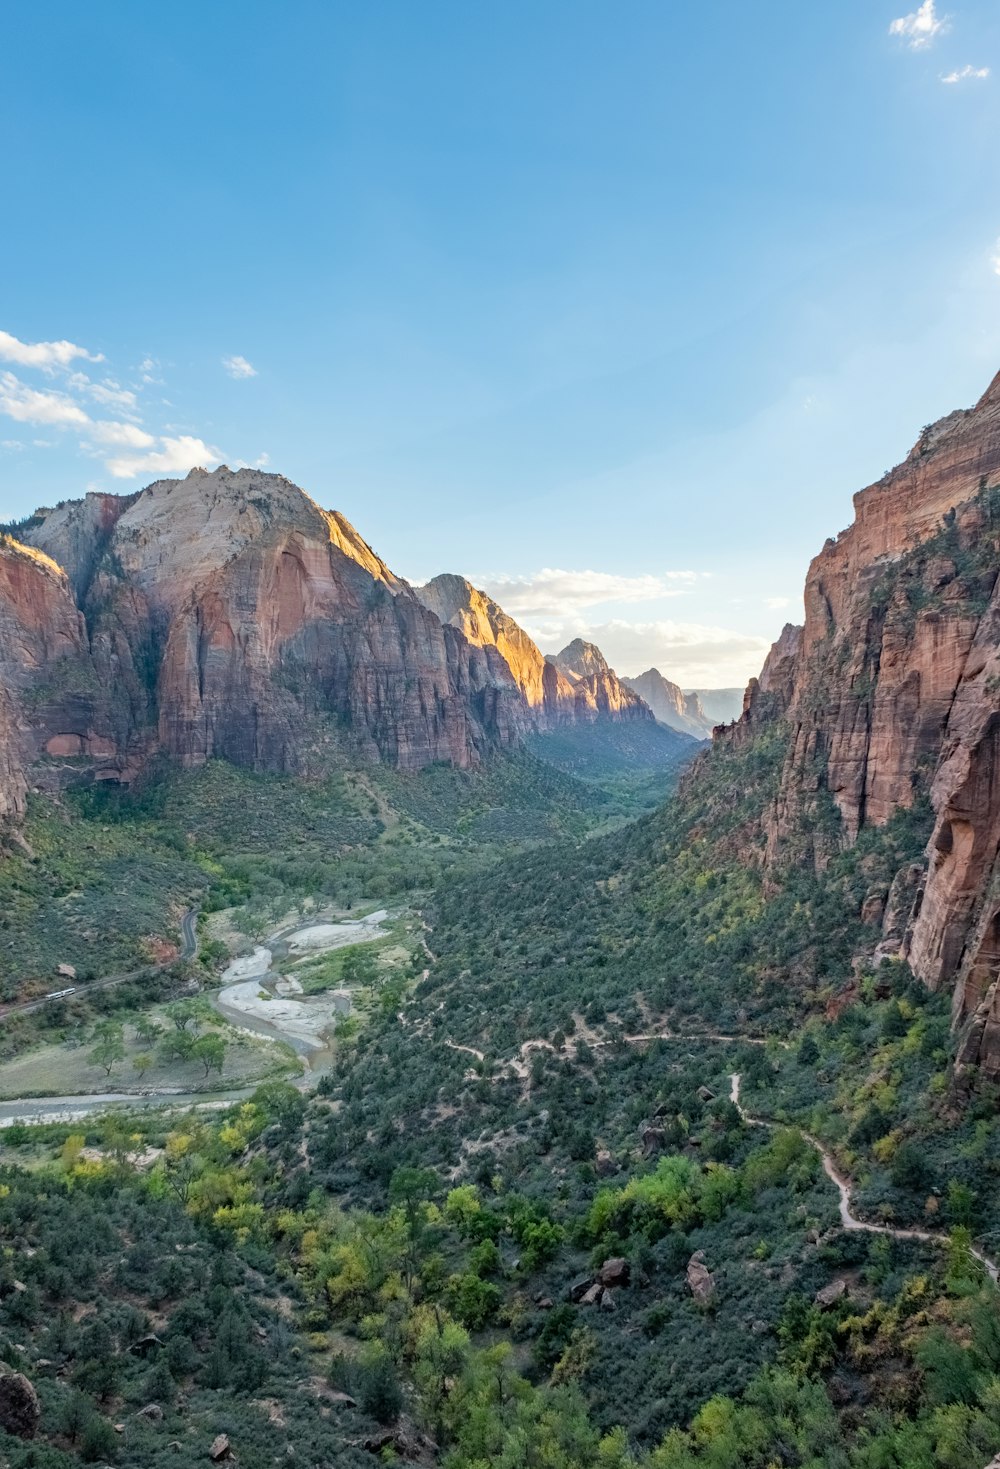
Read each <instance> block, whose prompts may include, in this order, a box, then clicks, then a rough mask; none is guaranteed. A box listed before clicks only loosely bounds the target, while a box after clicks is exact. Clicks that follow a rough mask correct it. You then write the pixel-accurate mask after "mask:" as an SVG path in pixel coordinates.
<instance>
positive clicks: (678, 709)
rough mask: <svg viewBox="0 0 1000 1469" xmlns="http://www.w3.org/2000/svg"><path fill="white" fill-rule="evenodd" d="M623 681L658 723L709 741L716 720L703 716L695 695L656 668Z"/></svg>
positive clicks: (698, 700)
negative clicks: (686, 691)
mask: <svg viewBox="0 0 1000 1469" xmlns="http://www.w3.org/2000/svg"><path fill="white" fill-rule="evenodd" d="M624 682H625V683H626V684H627V685H628V687H629V688H630V689H632V690H633V691H634V692H635V693H637V694H639V695H640V697H641V698H643V699H645V701H646V703H647V704H648V705H649V707H650V709H652V711H653V713H654V715H655V716H656V718H657V719H658V720H659V721H660V723H661V724H665V725H667V726H668V727H669V728H670V729H677V730H680V731H682V733H684V734H689V735H693V736H694V738H695V739H696V740H707V739H711V737H712V727H713V725H714V723H715V721H714V720H712V719H710V718H709V717H708V715H707V714H706V712H705V709H704V706H703V705H702V702H701V699H700V697H699V695H698V694H693V693H692V694H685V693H683V692H682V690H681V689H680V688H679V687H678V685H677V684H675V683H671V681H670V679H669V678H664V676H663V674H662V673H661V672H660V670H659V669H658V668H647V670H646V672H645V673H640V674H639V675H638V676H637V677H636V678H626V679H625V680H624ZM741 702H742V700H741Z"/></svg>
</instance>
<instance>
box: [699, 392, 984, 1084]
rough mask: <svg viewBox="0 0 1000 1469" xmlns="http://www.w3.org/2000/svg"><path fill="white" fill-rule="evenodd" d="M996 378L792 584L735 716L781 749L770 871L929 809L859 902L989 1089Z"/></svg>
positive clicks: (931, 432)
mask: <svg viewBox="0 0 1000 1469" xmlns="http://www.w3.org/2000/svg"><path fill="white" fill-rule="evenodd" d="M998 485H1000V376H998V377H997V378H996V379H995V380H994V382H993V383H992V384H991V386H990V388H989V389H988V391H987V392H986V393H985V394H984V396H983V397H982V398H981V399H980V400H979V402H978V403H977V404H976V405H975V407H974V408H971V409H969V410H965V411H961V412H957V413H952V414H950V415H948V417H946V418H944V419H942V420H941V421H940V422H939V423H936V424H934V425H932V426H931V427H929V428H927V429H925V430H924V431H923V433H922V434H921V436H920V438H919V440H918V441H917V443H916V445H915V446H914V448H913V450H912V451H911V453H910V454H909V456H908V457H907V458H906V460H905V461H904V462H903V463H902V464H901V465H899V466H898V467H897V468H896V469H894V470H891V471H890V472H889V473H888V474H886V475H885V476H884V477H883V478H882V479H881V480H880V481H879V482H878V483H877V484H875V485H872V486H870V487H869V488H868V489H866V490H863V491H861V492H860V493H859V494H858V495H856V496H855V501H854V504H855V519H854V522H853V524H852V525H851V526H850V527H849V528H848V529H847V530H845V531H843V532H842V533H841V534H840V535H839V536H838V537H837V539H836V540H830V541H828V542H827V543H826V545H825V546H824V548H823V550H822V551H821V552H820V554H819V555H818V556H817V557H816V558H815V560H814V561H813V563H812V565H811V567H810V569H809V575H808V578H807V581H806V590H805V608H806V619H805V625H804V627H803V628H802V629H801V630H799V629H792V628H787V629H786V630H785V633H784V634H783V635H782V639H781V640H780V642H779V643H778V644H776V645H775V649H774V650H773V651H772V655H771V657H770V658H769V660H768V664H767V666H766V668H765V672H764V673H763V674H762V677H761V679H760V680H754V681H752V683H751V686H750V688H749V689H748V691H747V697H746V704H745V713H744V715H743V718H742V720H741V721H740V723H739V724H738V725H737V726H736V727H735V729H734V730H733V732H732V733H731V734H730V735H727V736H726V738H728V739H730V740H732V741H733V742H734V743H736V744H739V743H741V742H742V741H745V740H746V739H747V738H748V737H749V736H750V734H751V733H752V731H753V729H754V728H755V727H759V726H760V725H761V723H762V722H768V721H770V720H772V719H774V718H775V717H780V718H782V719H784V720H785V721H786V723H787V725H788V728H789V733H790V741H789V747H788V754H787V758H786V761H785V767H784V771H783V775H782V780H781V788H780V793H779V796H778V799H777V801H776V803H775V806H774V808H773V810H772V811H771V813H770V817H769V819H768V822H767V832H766V835H767V851H768V861H769V862H770V863H771V864H773V865H780V863H781V862H783V861H787V860H788V859H789V857H790V856H791V855H792V854H795V855H806V856H809V855H811V858H812V860H814V861H815V862H816V863H817V864H818V865H820V866H822V865H823V864H824V863H825V861H826V860H827V858H828V856H829V854H830V851H831V850H832V849H833V847H834V846H835V845H836V844H837V843H838V842H839V843H845V844H850V843H853V842H854V841H855V840H856V839H857V837H858V835H859V833H860V832H861V831H862V830H863V829H864V828H865V827H866V826H869V825H874V826H881V825H883V824H884V823H885V822H886V821H887V820H888V819H889V817H890V815H891V814H892V813H893V812H894V811H895V810H897V809H898V808H899V807H901V806H902V807H908V806H911V805H912V804H913V803H914V802H916V801H919V800H922V799H926V797H927V795H928V793H929V795H930V799H931V802H932V805H933V812H934V833H933V837H932V839H931V842H930V846H929V849H928V862H927V867H926V872H925V873H924V872H922V871H921V870H920V869H919V868H918V869H916V870H912V871H907V872H905V873H901V874H899V876H898V878H897V881H896V882H895V883H894V884H893V890H892V892H890V893H885V892H873V893H872V894H870V895H869V899H868V901H867V902H866V905H865V909H866V915H867V916H868V917H869V918H870V920H871V921H872V922H873V923H878V922H880V921H881V922H882V924H883V926H884V932H883V936H882V938H883V942H882V945H881V948H880V952H883V953H887V952H888V953H891V952H897V953H899V952H901V953H903V954H905V955H906V956H908V958H909V961H910V963H911V965H912V967H913V968H914V970H915V972H916V973H917V974H918V976H919V977H920V978H922V979H923V980H924V981H925V983H927V984H928V985H929V986H931V987H932V988H938V987H940V986H942V985H949V986H952V987H953V988H954V995H955V1016H956V1021H957V1022H958V1023H960V1024H962V1025H963V1027H964V1042H963V1052H962V1059H963V1061H964V1062H965V1063H966V1064H968V1065H975V1066H979V1067H980V1068H981V1070H982V1071H983V1072H984V1073H985V1074H986V1075H988V1076H991V1077H996V1076H1000V997H998V990H997V974H998V970H1000V861H998V847H1000V646H998V645H1000V586H998V570H1000V493H998V492H997V491H996V489H995V488H994V487H996V486H998Z"/></svg>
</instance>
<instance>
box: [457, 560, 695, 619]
mask: <svg viewBox="0 0 1000 1469" xmlns="http://www.w3.org/2000/svg"><path fill="white" fill-rule="evenodd" d="M473 580H474V581H476V585H477V586H481V587H482V588H483V590H484V591H485V592H488V593H489V595H490V596H491V597H494V598H495V599H496V601H498V602H499V603H500V605H501V606H502V607H503V609H504V611H505V612H509V613H510V614H511V616H512V617H516V616H518V615H519V614H520V615H521V616H524V617H554V616H559V615H560V614H561V613H564V612H566V611H567V610H570V609H573V608H583V607H596V606H599V605H600V604H601V603H602V602H655V601H658V600H659V599H660V598H661V597H680V596H682V595H683V593H684V591H685V589H686V588H687V587H688V586H690V585H691V584H692V583H694V582H696V581H697V580H698V573H697V572H695V571H668V572H666V573H665V574H664V575H663V576H616V575H614V574H613V573H612V572H608V571H562V570H560V569H559V568H558V567H549V566H546V567H543V568H542V570H541V571H538V572H535V573H534V574H533V575H532V576H507V575H493V576H485V577H482V578H480V579H478V580H477V579H476V578H473Z"/></svg>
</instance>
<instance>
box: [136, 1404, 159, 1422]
mask: <svg viewBox="0 0 1000 1469" xmlns="http://www.w3.org/2000/svg"><path fill="white" fill-rule="evenodd" d="M135 1416H136V1417H137V1418H145V1419H146V1421H147V1423H162V1422H163V1409H162V1408H161V1407H160V1405H159V1403H147V1404H146V1406H145V1407H144V1408H140V1409H139V1410H138V1412H137V1413H136V1415H135Z"/></svg>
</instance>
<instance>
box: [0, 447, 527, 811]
mask: <svg viewBox="0 0 1000 1469" xmlns="http://www.w3.org/2000/svg"><path fill="white" fill-rule="evenodd" d="M21 534H22V535H23V536H24V537H25V540H26V541H29V542H30V548H26V547H25V546H18V545H17V544H16V543H13V542H10V541H8V542H7V544H6V545H5V547H4V552H3V556H2V559H0V636H2V643H0V657H2V658H3V660H4V673H5V677H4V680H3V683H4V694H3V696H2V697H0V751H2V754H0V802H2V806H0V809H2V810H3V811H5V812H7V813H9V814H12V815H16V814H17V813H19V812H20V810H21V808H22V806H23V797H24V787H25V785H26V783H27V781H28V780H29V778H30V779H34V780H37V779H39V778H41V777H43V776H45V775H46V772H45V771H44V770H41V769H40V767H39V766H38V762H39V760H41V761H42V762H43V764H44V761H45V760H46V759H48V760H50V761H56V762H58V761H60V760H62V761H66V760H69V759H71V758H72V759H74V760H76V761H77V762H78V764H79V769H78V770H77V774H81V773H84V772H85V771H89V773H90V774H92V775H97V776H98V777H104V776H114V777H116V778H122V779H128V778H129V777H130V776H131V775H132V774H133V773H134V772H135V770H137V769H138V768H140V767H141V766H142V764H143V762H144V761H145V760H146V759H148V757H149V756H150V755H151V754H152V753H153V752H154V751H162V752H164V753H165V754H166V755H168V756H170V757H172V758H174V759H176V760H177V761H179V762H180V763H181V764H184V765H196V764H199V763H201V762H202V761H204V760H206V759H209V758H211V757H221V758H225V759H228V760H231V761H233V762H234V763H237V764H239V765H243V766H247V767H249V768H252V769H256V770H276V771H289V772H293V773H309V772H312V771H316V770H319V769H322V768H323V767H324V766H325V765H326V764H328V762H329V760H330V759H331V758H336V757H337V755H338V753H339V754H340V755H341V756H343V755H344V754H347V755H350V756H354V757H357V756H360V757H362V758H368V759H381V760H386V761H390V762H392V763H393V764H396V765H399V766H400V767H402V768H405V769H415V768H418V767H420V766H423V765H426V764H428V763H430V762H433V761H439V760H443V761H447V762H449V763H452V764H455V765H459V766H463V767H464V766H471V765H475V764H477V763H478V762H479V761H480V760H481V759H482V758H483V756H484V755H485V754H486V753H487V752H488V751H489V750H491V749H502V748H506V747H509V746H511V745H513V744H514V743H515V742H517V741H518V740H519V739H520V738H521V736H522V734H523V733H524V732H525V731H526V730H527V729H528V728H529V727H530V720H529V718H528V716H527V712H526V709H525V705H524V700H523V698H522V696H521V692H520V690H519V688H518V686H517V684H516V683H515V681H514V679H513V677H512V676H511V673H510V671H509V669H508V667H507V664H506V663H505V661H504V660H503V658H502V657H501V656H500V655H499V654H498V653H497V650H496V649H495V648H494V647H479V646H476V645H475V644H473V643H471V642H470V641H469V640H467V639H466V638H465V637H464V636H463V635H462V634H461V633H460V632H458V631H457V630H456V629H454V628H452V627H449V626H443V625H442V623H441V621H440V619H439V618H438V617H437V616H435V615H434V613H433V612H431V611H430V610H429V609H428V608H427V607H425V606H424V604H423V603H422V602H421V601H420V600H419V599H418V598H417V597H416V596H415V595H414V594H413V592H412V590H411V589H410V588H409V587H408V586H407V585H406V583H405V582H402V581H401V580H399V578H397V577H395V576H394V575H393V574H392V572H391V571H390V570H389V569H388V567H386V566H385V564H384V563H383V562H382V561H381V560H380V559H379V558H378V557H377V556H376V555H375V553H374V552H373V551H372V550H371V548H370V547H369V546H368V545H366V543H365V542H364V541H363V540H362V538H361V537H360V536H359V535H358V534H357V532H356V531H355V530H354V529H353V528H352V527H351V526H350V525H349V524H348V522H347V521H346V520H345V519H344V518H343V517H342V516H341V515H338V514H336V513H334V512H327V511H324V510H321V509H320V507H319V506H318V505H316V504H315V503H314V502H313V501H312V500H311V499H310V498H309V497H308V496H307V495H305V494H304V493H303V492H302V491H301V490H299V489H298V488H296V486H294V485H292V484H291V483H290V482H289V481H288V480H285V479H283V478H282V477H280V476H278V475H270V474H261V473H258V472H256V471H252V470H239V471H231V470H229V469H227V468H226V467H225V466H223V467H222V468H220V469H218V470H216V471H215V472H214V473H208V472H206V471H204V470H193V471H192V472H191V474H189V475H188V476H187V478H186V479H184V480H162V481H159V482H157V483H156V484H153V485H150V486H149V487H148V488H147V489H145V490H143V491H142V492H141V493H140V494H138V495H131V496H125V497H116V496H110V495H88V496H87V497H86V498H85V499H84V500H81V501H72V502H67V503H64V504H63V505H60V506H59V507H57V508H56V509H54V510H44V511H39V512H38V513H37V514H36V515H35V516H34V517H32V518H31V520H30V521H28V522H26V524H25V526H24V527H23V528H22V530H21ZM32 766H34V774H33V775H32V776H31V777H29V776H28V774H27V772H28V770H29V767H32ZM49 774H51V772H49Z"/></svg>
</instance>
